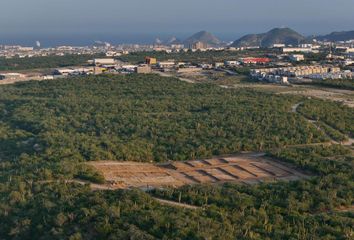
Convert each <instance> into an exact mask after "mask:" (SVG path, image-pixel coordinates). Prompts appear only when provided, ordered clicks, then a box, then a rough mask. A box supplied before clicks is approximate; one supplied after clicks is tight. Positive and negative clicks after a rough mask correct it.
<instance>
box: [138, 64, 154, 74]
mask: <svg viewBox="0 0 354 240" xmlns="http://www.w3.org/2000/svg"><path fill="white" fill-rule="evenodd" d="M135 72H136V73H139V74H149V73H151V72H152V70H151V67H150V66H149V65H147V64H141V65H139V66H137V67H136V68H135Z"/></svg>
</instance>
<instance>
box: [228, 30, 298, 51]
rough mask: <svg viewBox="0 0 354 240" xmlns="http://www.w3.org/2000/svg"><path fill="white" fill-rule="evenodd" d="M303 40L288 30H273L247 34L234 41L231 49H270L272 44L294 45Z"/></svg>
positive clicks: (294, 32)
mask: <svg viewBox="0 0 354 240" xmlns="http://www.w3.org/2000/svg"><path fill="white" fill-rule="evenodd" d="M304 40H305V37H304V36H302V35H301V34H299V33H297V32H296V31H294V30H292V29H290V28H274V29H272V30H270V31H269V32H267V33H261V34H248V35H246V36H243V37H242V38H240V39H238V40H236V41H235V42H234V43H233V44H232V45H231V46H233V47H251V46H260V47H271V46H272V45H273V44H278V43H283V44H286V45H296V44H298V43H300V42H302V41H304Z"/></svg>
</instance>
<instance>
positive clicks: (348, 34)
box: [315, 31, 354, 42]
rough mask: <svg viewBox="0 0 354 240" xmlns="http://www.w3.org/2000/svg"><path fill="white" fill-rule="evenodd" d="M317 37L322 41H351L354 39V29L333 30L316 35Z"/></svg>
mask: <svg viewBox="0 0 354 240" xmlns="http://www.w3.org/2000/svg"><path fill="white" fill-rule="evenodd" d="M315 39H317V40H320V41H324V40H327V41H333V42H336V41H349V40H353V39H354V31H342V32H332V33H330V34H327V35H323V36H318V37H315Z"/></svg>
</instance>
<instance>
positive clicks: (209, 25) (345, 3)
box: [0, 0, 354, 38]
mask: <svg viewBox="0 0 354 240" xmlns="http://www.w3.org/2000/svg"><path fill="white" fill-rule="evenodd" d="M0 6H1V14H0V30H1V31H0V38H1V35H2V37H4V36H6V35H21V34H42V35H43V34H87V33H95V34H132V33H134V34H145V33H154V34H155V33H156V34H170V33H171V34H173V33H175V34H177V35H178V34H181V35H183V34H189V33H193V32H196V31H199V30H208V31H211V32H214V33H216V34H219V35H225V36H229V37H232V36H233V35H234V36H235V37H239V36H240V35H241V34H244V33H252V32H262V31H267V30H269V29H270V28H272V27H281V26H287V27H292V28H294V29H295V30H297V31H299V32H300V33H303V34H306V35H309V34H312V33H314V34H318V33H327V32H331V31H334V30H354V0H173V1H171V0H0Z"/></svg>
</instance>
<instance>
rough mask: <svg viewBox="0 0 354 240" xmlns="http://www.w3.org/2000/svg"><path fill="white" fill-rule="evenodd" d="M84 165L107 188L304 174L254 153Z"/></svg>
mask: <svg viewBox="0 0 354 240" xmlns="http://www.w3.org/2000/svg"><path fill="white" fill-rule="evenodd" d="M88 164H89V165H91V166H93V167H95V168H96V169H97V170H98V171H99V172H101V173H102V174H103V176H104V177H105V179H106V184H104V185H102V187H104V188H107V189H125V188H135V187H136V188H142V189H150V188H160V187H167V186H170V187H180V186H183V185H192V184H203V183H223V182H237V183H243V184H254V183H260V182H262V181H275V180H287V181H289V180H297V179H300V178H306V177H307V175H305V174H304V173H301V172H299V171H297V170H295V169H292V168H290V167H289V166H286V165H284V164H283V163H279V162H276V161H274V160H272V159H269V158H266V157H264V155H263V154H255V153H247V154H239V155H235V156H228V157H223V158H213V159H205V160H204V159H203V160H193V161H186V162H170V163H166V164H150V163H135V162H116V161H96V162H90V163H88Z"/></svg>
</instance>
